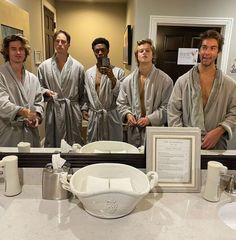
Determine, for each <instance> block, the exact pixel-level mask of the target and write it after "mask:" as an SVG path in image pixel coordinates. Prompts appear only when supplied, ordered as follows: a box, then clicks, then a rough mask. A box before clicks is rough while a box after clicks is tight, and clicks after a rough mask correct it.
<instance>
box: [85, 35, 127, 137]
mask: <svg viewBox="0 0 236 240" xmlns="http://www.w3.org/2000/svg"><path fill="white" fill-rule="evenodd" d="M109 48H110V44H109V41H108V40H107V39H105V38H96V39H95V40H94V41H93V42H92V49H93V52H94V55H95V57H96V59H97V64H96V65H94V66H93V67H91V68H90V69H88V70H87V71H86V73H85V86H86V91H87V96H88V102H89V111H88V142H93V141H98V140H113V141H114V140H116V141H122V140H123V127H122V122H121V118H120V115H119V113H118V111H117V105H116V99H117V96H118V94H119V90H120V82H121V81H122V80H123V78H124V71H123V70H122V69H121V68H118V67H114V66H112V65H111V64H110V62H109V59H107V56H108V53H109Z"/></svg>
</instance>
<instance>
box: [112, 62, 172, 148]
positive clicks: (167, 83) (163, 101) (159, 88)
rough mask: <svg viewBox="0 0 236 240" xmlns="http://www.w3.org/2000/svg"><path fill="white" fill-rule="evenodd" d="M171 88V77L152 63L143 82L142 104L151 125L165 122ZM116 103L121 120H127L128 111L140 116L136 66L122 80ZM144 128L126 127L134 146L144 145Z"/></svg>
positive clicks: (160, 124)
mask: <svg viewBox="0 0 236 240" xmlns="http://www.w3.org/2000/svg"><path fill="white" fill-rule="evenodd" d="M172 89H173V81H172V79H171V78H170V77H169V76H168V75H167V74H166V73H164V72H163V71H161V70H160V69H157V68H156V67H155V66H154V65H153V67H152V70H151V72H150V74H149V76H148V77H147V79H146V80H145V84H144V106H145V110H146V116H147V117H148V118H149V120H150V122H151V126H164V124H165V123H166V122H167V119H166V118H167V103H168V100H169V97H170V95H171V92H172ZM117 105H118V110H119V112H120V114H121V116H122V121H123V122H126V121H127V119H126V116H127V114H128V113H131V114H133V115H134V116H135V117H136V118H137V119H139V118H140V117H141V103H140V94H139V69H138V68H136V69H135V70H134V71H133V72H132V73H131V74H130V75H129V76H127V77H126V78H125V80H124V81H123V82H122V85H121V90H120V94H119V96H118V99H117ZM145 130H146V128H141V127H128V130H127V135H128V136H127V137H128V142H129V143H130V144H133V145H134V146H136V147H139V146H142V145H145V132H146V131H145Z"/></svg>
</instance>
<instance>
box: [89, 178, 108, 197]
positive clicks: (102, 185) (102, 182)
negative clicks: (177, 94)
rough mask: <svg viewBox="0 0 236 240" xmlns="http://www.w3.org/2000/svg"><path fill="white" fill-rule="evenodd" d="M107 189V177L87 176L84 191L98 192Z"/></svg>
mask: <svg viewBox="0 0 236 240" xmlns="http://www.w3.org/2000/svg"><path fill="white" fill-rule="evenodd" d="M108 190H109V179H108V178H98V177H93V176H88V177H87V187H86V192H90V193H92V192H100V191H108Z"/></svg>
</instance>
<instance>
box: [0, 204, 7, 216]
mask: <svg viewBox="0 0 236 240" xmlns="http://www.w3.org/2000/svg"><path fill="white" fill-rule="evenodd" d="M5 211H6V210H5V208H3V207H2V206H0V218H2V216H3V215H4V213H5Z"/></svg>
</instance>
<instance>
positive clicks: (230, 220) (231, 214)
mask: <svg viewBox="0 0 236 240" xmlns="http://www.w3.org/2000/svg"><path fill="white" fill-rule="evenodd" d="M218 215H219V217H220V219H221V220H222V221H223V222H224V224H226V225H227V226H229V227H230V228H232V229H234V230H236V202H231V203H226V204H225V205H223V206H222V207H221V208H220V209H219V211H218Z"/></svg>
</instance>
